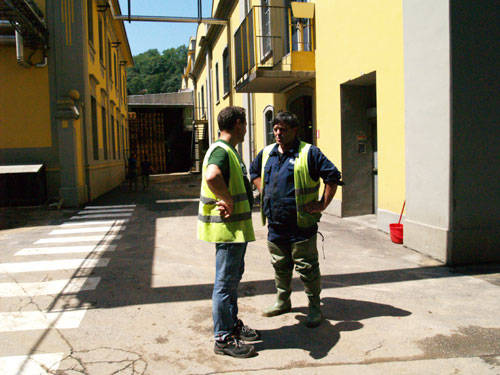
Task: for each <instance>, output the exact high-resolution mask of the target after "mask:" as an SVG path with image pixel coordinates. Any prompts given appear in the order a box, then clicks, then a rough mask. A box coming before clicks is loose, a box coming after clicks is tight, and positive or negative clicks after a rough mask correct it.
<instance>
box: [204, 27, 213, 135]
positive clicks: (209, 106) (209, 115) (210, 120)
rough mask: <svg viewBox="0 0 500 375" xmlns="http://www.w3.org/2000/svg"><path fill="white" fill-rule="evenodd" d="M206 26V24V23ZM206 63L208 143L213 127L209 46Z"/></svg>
mask: <svg viewBox="0 0 500 375" xmlns="http://www.w3.org/2000/svg"><path fill="white" fill-rule="evenodd" d="M207 27H208V25H207ZM205 61H206V64H207V119H208V140H209V144H212V139H213V137H212V135H213V129H212V125H213V123H214V121H213V106H212V53H211V51H210V48H207V55H206V59H205Z"/></svg>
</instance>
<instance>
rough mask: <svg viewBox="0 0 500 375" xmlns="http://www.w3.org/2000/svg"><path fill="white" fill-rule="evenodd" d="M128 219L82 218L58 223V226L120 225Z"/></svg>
mask: <svg viewBox="0 0 500 375" xmlns="http://www.w3.org/2000/svg"><path fill="white" fill-rule="evenodd" d="M128 221H129V219H116V220H82V221H73V222H70V223H63V224H61V225H59V226H60V227H87V226H89V225H90V226H92V225H108V224H109V225H113V224H114V225H121V224H125V223H127V222H128Z"/></svg>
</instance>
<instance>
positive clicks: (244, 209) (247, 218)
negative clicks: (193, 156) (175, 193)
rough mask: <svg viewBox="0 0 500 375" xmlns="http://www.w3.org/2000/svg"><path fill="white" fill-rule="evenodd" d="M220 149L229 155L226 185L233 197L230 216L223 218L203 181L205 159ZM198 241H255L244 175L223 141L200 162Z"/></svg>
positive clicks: (213, 146)
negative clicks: (201, 164) (201, 163)
mask: <svg viewBox="0 0 500 375" xmlns="http://www.w3.org/2000/svg"><path fill="white" fill-rule="evenodd" d="M217 147H222V148H223V149H224V150H226V152H227V153H228V156H229V186H228V190H229V193H230V194H231V196H232V197H233V203H234V207H233V213H232V214H231V216H230V217H228V218H226V219H225V218H222V217H221V216H220V211H219V209H218V207H217V205H216V203H217V198H216V197H215V195H214V193H212V191H211V190H210V189H209V187H208V185H207V182H206V170H207V166H208V159H209V158H210V155H211V154H212V152H213V151H214V150H215V149H216V148H217ZM198 239H200V240H203V241H207V242H248V241H254V240H255V235H254V232H253V226H252V212H251V210H250V203H249V202H248V196H247V192H246V188H245V182H244V181H243V173H242V171H241V165H240V161H239V158H238V156H237V155H236V154H235V152H234V151H233V149H232V148H231V147H229V146H228V145H227V144H225V143H224V142H214V143H213V144H212V145H211V146H210V147H209V149H208V150H207V153H206V154H205V158H204V160H203V170H202V182H201V193H200V204H199V209H198Z"/></svg>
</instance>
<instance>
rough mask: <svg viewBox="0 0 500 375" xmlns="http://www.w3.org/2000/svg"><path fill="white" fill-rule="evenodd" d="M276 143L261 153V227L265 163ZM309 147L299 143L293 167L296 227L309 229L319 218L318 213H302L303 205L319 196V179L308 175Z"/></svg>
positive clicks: (264, 220) (263, 222)
mask: <svg viewBox="0 0 500 375" xmlns="http://www.w3.org/2000/svg"><path fill="white" fill-rule="evenodd" d="M275 145H276V143H274V144H272V145H269V146H266V147H265V148H264V150H263V151H262V169H261V179H260V181H261V182H260V183H261V189H262V194H261V195H260V215H261V217H262V225H265V224H266V216H265V215H264V194H265V193H266V192H265V186H264V185H265V184H264V181H265V178H264V171H265V166H266V163H267V161H268V159H269V154H270V153H271V151H272V150H273V148H274V147H275ZM310 148H311V145H310V144H309V143H306V142H302V141H301V142H300V146H299V154H298V157H297V158H296V159H295V164H294V167H293V180H294V185H295V204H296V207H297V225H298V226H299V227H304V228H307V227H310V226H312V225H314V224H315V223H317V222H318V221H319V219H320V218H321V214H320V213H315V214H309V213H307V212H305V211H304V205H305V204H306V203H309V202H313V201H316V200H318V194H319V179H318V181H314V180H313V179H312V178H311V176H310V175H309V165H308V163H307V155H308V154H309V149H310Z"/></svg>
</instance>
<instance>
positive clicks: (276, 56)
mask: <svg viewBox="0 0 500 375" xmlns="http://www.w3.org/2000/svg"><path fill="white" fill-rule="evenodd" d="M234 46H235V68H236V86H237V87H238V85H241V84H242V82H244V81H245V80H248V78H249V74H250V73H251V72H253V71H255V70H256V69H260V68H265V69H272V70H277V71H314V52H313V51H314V23H313V22H312V20H311V19H306V18H295V17H293V16H292V12H291V9H290V8H288V7H281V6H254V7H252V9H251V10H250V12H249V13H248V14H247V16H246V17H245V19H244V20H243V22H242V23H241V25H240V26H239V28H238V29H237V30H236V33H235V35H234ZM294 55H297V56H298V55H301V56H302V58H299V59H296V62H297V61H299V60H300V61H301V63H299V64H297V63H296V64H294V59H293V58H294ZM305 56H309V57H310V58H309V60H310V61H312V64H307V63H304V61H305V60H307V57H306V58H305V59H304V57H305Z"/></svg>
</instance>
